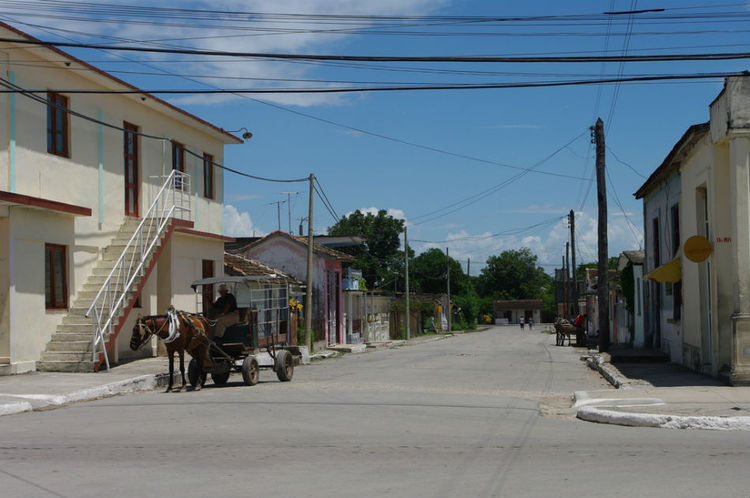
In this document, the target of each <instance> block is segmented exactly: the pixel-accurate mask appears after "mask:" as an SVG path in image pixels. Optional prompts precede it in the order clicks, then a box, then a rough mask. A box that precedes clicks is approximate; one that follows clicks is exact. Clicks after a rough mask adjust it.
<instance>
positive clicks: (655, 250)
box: [651, 218, 661, 268]
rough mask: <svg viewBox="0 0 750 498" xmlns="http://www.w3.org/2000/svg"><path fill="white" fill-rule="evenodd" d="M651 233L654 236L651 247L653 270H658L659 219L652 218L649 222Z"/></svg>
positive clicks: (659, 262)
mask: <svg viewBox="0 0 750 498" xmlns="http://www.w3.org/2000/svg"><path fill="white" fill-rule="evenodd" d="M651 227H652V233H653V235H654V244H653V247H652V251H653V253H652V254H653V257H654V268H658V267H659V265H660V264H661V261H660V259H659V218H654V219H653V220H652V221H651Z"/></svg>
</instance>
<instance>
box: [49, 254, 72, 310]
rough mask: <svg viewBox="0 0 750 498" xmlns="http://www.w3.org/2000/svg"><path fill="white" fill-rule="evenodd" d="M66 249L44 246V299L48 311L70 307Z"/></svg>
mask: <svg viewBox="0 0 750 498" xmlns="http://www.w3.org/2000/svg"><path fill="white" fill-rule="evenodd" d="M66 252H67V251H66V248H65V246H61V245H57V244H44V298H45V305H46V307H47V309H64V308H67V307H68V271H67V264H66V259H67V258H66V254H65V253H66Z"/></svg>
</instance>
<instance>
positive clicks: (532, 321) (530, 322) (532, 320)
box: [529, 318, 534, 330]
mask: <svg viewBox="0 0 750 498" xmlns="http://www.w3.org/2000/svg"><path fill="white" fill-rule="evenodd" d="M533 328H534V319H533V318H529V330H531V329H533Z"/></svg>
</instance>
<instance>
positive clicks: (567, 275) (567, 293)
mask: <svg viewBox="0 0 750 498" xmlns="http://www.w3.org/2000/svg"><path fill="white" fill-rule="evenodd" d="M565 279H566V280H567V282H568V288H567V289H566V290H565V307H566V308H568V314H572V313H573V305H572V304H571V303H570V243H569V242H566V243H565Z"/></svg>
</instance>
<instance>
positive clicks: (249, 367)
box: [242, 356, 260, 386]
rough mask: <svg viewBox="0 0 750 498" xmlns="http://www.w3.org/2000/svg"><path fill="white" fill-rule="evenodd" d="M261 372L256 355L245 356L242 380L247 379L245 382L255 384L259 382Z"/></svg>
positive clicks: (249, 384) (250, 384)
mask: <svg viewBox="0 0 750 498" xmlns="http://www.w3.org/2000/svg"><path fill="white" fill-rule="evenodd" d="M259 373H260V368H259V367H258V360H256V359H255V356H247V357H245V360H244V361H243V362H242V380H244V381H245V384H247V385H248V386H254V385H255V384H257V383H258V374H259Z"/></svg>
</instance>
